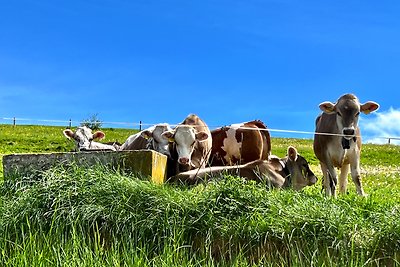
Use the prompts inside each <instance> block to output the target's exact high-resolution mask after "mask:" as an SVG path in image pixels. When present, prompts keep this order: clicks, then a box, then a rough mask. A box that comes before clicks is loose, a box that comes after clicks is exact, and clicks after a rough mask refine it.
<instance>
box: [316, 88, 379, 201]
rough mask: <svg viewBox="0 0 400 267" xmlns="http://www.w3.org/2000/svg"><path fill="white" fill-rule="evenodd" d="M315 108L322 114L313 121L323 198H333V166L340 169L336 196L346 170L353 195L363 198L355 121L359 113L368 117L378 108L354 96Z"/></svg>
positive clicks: (343, 186) (343, 187)
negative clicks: (352, 187) (352, 184)
mask: <svg viewBox="0 0 400 267" xmlns="http://www.w3.org/2000/svg"><path fill="white" fill-rule="evenodd" d="M319 108H320V109H321V110H322V111H323V113H322V114H321V115H319V116H318V117H317V120H316V134H315V136H314V153H315V155H316V156H317V158H318V159H319V161H320V165H321V170H322V173H323V175H324V182H323V186H324V188H325V193H326V195H327V196H331V195H332V196H336V185H337V174H336V170H335V167H336V168H340V176H339V191H340V193H345V192H346V188H347V175H348V173H349V170H350V171H351V177H352V179H353V182H354V184H355V186H356V190H357V193H358V194H359V195H362V196H364V195H365V193H364V189H363V187H362V183H361V177H360V152H361V136H360V129H359V127H358V118H359V115H360V112H362V113H364V114H369V113H370V112H373V111H375V110H377V109H378V108H379V105H378V104H377V103H375V102H372V101H368V102H366V103H364V104H360V102H359V100H358V98H357V97H356V96H355V95H353V94H345V95H343V96H341V97H340V98H339V99H338V100H337V102H336V103H332V102H323V103H321V104H320V105H319Z"/></svg>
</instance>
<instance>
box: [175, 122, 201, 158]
mask: <svg viewBox="0 0 400 267" xmlns="http://www.w3.org/2000/svg"><path fill="white" fill-rule="evenodd" d="M174 138H175V143H176V151H177V152H178V162H179V163H180V164H183V165H187V164H189V165H190V164H191V160H190V158H191V156H192V153H193V149H194V144H195V141H196V134H195V130H194V129H193V127H190V126H186V125H182V126H178V127H176V128H175V135H174Z"/></svg>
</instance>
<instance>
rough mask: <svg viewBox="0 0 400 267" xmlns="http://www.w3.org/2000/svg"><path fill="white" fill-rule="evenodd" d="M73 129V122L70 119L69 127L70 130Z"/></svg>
mask: <svg viewBox="0 0 400 267" xmlns="http://www.w3.org/2000/svg"><path fill="white" fill-rule="evenodd" d="M71 127H72V120H71V119H69V125H68V129H71Z"/></svg>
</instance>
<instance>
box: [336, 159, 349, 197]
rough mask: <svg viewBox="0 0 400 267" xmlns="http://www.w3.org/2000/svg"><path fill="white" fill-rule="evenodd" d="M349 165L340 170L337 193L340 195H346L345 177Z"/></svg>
mask: <svg viewBox="0 0 400 267" xmlns="http://www.w3.org/2000/svg"><path fill="white" fill-rule="evenodd" d="M349 170H350V165H349V164H344V165H343V166H342V168H341V169H340V176H339V192H340V193H341V194H344V193H346V190H347V181H348V179H347V176H348V174H349Z"/></svg>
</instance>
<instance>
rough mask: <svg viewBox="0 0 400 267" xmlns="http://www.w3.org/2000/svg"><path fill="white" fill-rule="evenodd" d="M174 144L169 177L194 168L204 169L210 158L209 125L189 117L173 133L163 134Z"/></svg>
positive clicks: (194, 116) (195, 117) (210, 140)
mask: <svg viewBox="0 0 400 267" xmlns="http://www.w3.org/2000/svg"><path fill="white" fill-rule="evenodd" d="M162 135H163V137H164V138H165V139H167V140H169V141H171V142H172V158H173V161H172V162H171V163H170V164H169V166H168V169H169V171H168V175H169V176H171V175H174V174H175V173H179V172H181V171H187V170H190V169H193V168H204V167H205V166H206V163H208V159H209V157H210V152H211V146H212V139H211V132H210V129H209V128H208V126H207V124H206V123H205V122H204V121H203V120H202V119H200V118H199V117H198V116H197V115H195V114H190V115H188V116H187V117H186V118H185V119H184V121H183V122H182V123H180V124H178V125H177V126H176V127H175V128H174V129H173V130H172V131H167V132H165V133H163V134H162Z"/></svg>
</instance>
